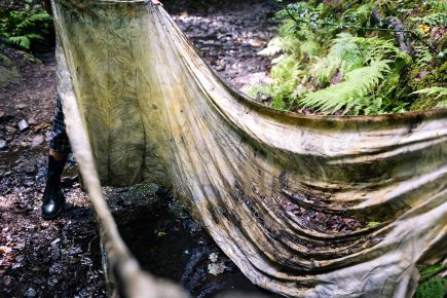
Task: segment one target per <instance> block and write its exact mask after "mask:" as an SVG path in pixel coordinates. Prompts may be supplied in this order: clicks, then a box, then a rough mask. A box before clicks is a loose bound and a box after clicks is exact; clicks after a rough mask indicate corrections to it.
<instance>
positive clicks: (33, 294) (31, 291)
mask: <svg viewBox="0 0 447 298" xmlns="http://www.w3.org/2000/svg"><path fill="white" fill-rule="evenodd" d="M23 296H24V297H27V298H31V297H37V292H36V290H34V289H33V288H29V289H28V290H26V292H25V294H24V295H23Z"/></svg>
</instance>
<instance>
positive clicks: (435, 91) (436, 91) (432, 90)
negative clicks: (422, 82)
mask: <svg viewBox="0 0 447 298" xmlns="http://www.w3.org/2000/svg"><path fill="white" fill-rule="evenodd" d="M412 94H419V95H427V96H434V97H435V99H439V98H441V97H447V87H436V86H435V87H429V88H424V89H421V90H418V91H415V92H413V93H412Z"/></svg>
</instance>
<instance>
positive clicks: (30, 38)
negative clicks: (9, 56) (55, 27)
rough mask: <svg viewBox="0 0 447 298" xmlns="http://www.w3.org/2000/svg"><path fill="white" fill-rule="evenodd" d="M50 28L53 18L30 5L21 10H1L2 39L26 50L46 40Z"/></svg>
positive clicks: (0, 27)
mask: <svg viewBox="0 0 447 298" xmlns="http://www.w3.org/2000/svg"><path fill="white" fill-rule="evenodd" d="M50 26H51V17H50V16H49V15H48V14H47V13H46V12H45V11H44V10H43V9H41V8H39V7H34V6H32V5H30V4H29V3H27V4H26V5H25V6H24V8H23V9H21V10H12V11H4V10H0V38H3V39H4V40H5V41H6V42H9V43H10V44H14V45H17V46H19V47H21V48H23V49H26V50H29V49H30V48H31V45H32V43H33V42H35V41H37V40H42V39H44V36H45V35H47V34H48V33H49V28H50Z"/></svg>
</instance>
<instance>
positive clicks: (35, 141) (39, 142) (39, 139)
mask: <svg viewBox="0 0 447 298" xmlns="http://www.w3.org/2000/svg"><path fill="white" fill-rule="evenodd" d="M44 141H45V137H44V136H43V135H36V136H34V137H33V140H32V141H31V147H33V148H34V147H37V146H40V145H42V143H43V142H44Z"/></svg>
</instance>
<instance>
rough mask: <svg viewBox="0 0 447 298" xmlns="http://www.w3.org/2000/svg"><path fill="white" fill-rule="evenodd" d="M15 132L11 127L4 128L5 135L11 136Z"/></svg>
mask: <svg viewBox="0 0 447 298" xmlns="http://www.w3.org/2000/svg"><path fill="white" fill-rule="evenodd" d="M16 131H17V129H15V128H14V127H12V126H10V125H8V126H6V133H7V134H10V135H12V134H15V133H16Z"/></svg>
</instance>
